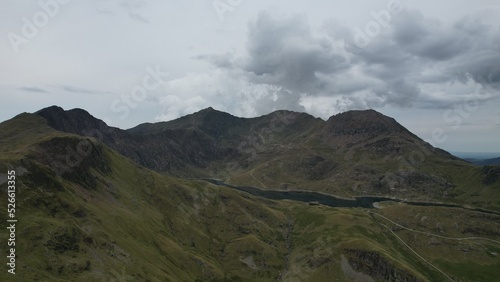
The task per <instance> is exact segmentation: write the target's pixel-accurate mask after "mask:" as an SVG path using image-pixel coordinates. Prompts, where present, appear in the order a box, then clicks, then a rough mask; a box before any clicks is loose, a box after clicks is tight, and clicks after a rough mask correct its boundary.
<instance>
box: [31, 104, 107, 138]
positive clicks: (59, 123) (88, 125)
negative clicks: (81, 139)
mask: <svg viewBox="0 0 500 282" xmlns="http://www.w3.org/2000/svg"><path fill="white" fill-rule="evenodd" d="M35 114H36V115H39V116H41V117H43V118H45V119H46V120H47V124H48V125H49V126H50V127H52V128H54V129H56V130H59V131H63V132H68V133H74V134H80V135H81V134H83V135H85V134H84V132H88V131H92V130H95V129H104V128H108V126H107V125H106V123H105V122H104V121H102V120H100V119H98V118H95V117H94V116H92V115H91V114H90V113H89V112H87V111H86V110H83V109H79V108H75V109H71V110H68V111H65V110H64V109H63V108H61V107H59V106H50V107H47V108H44V109H41V110H39V111H37V112H35Z"/></svg>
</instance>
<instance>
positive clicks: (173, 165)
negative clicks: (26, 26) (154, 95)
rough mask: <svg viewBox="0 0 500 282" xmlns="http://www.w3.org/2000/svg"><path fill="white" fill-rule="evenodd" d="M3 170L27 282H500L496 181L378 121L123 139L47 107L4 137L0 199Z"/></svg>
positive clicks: (207, 124)
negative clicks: (12, 188)
mask: <svg viewBox="0 0 500 282" xmlns="http://www.w3.org/2000/svg"><path fill="white" fill-rule="evenodd" d="M422 156H424V157H422ZM8 170H15V171H16V176H17V178H16V181H17V185H18V186H17V187H18V188H17V189H18V190H17V193H16V200H17V202H16V204H17V205H18V207H19V210H18V212H17V215H16V216H17V217H18V219H19V222H18V225H17V226H18V229H16V236H17V237H16V242H17V244H18V245H17V246H16V248H17V250H16V253H17V254H18V257H17V269H16V273H17V274H16V279H18V280H17V281H37V280H39V281H496V280H497V278H498V269H499V268H500V257H499V254H500V244H499V241H500V215H499V214H498V213H499V212H500V180H499V174H500V173H499V171H500V170H499V168H498V167H497V166H483V167H477V166H474V165H471V164H469V163H467V162H465V161H463V160H461V159H458V158H456V157H454V156H452V155H450V154H448V153H447V152H445V151H442V150H440V149H437V148H433V147H431V146H430V145H429V144H426V143H425V142H424V141H422V140H421V139H419V138H418V137H417V136H415V135H413V134H412V133H410V132H409V131H407V130H406V129H404V128H403V127H402V126H400V125H399V124H397V122H396V121H395V120H393V119H391V118H388V117H385V116H383V115H381V114H379V113H377V112H375V111H359V112H356V111H355V112H347V113H344V114H340V115H337V116H334V117H332V118H331V119H330V120H329V121H323V120H319V119H316V118H313V117H311V116H308V115H307V114H303V113H294V112H288V111H282V112H275V113H272V114H270V115H267V116H263V117H259V118H253V119H242V118H237V117H234V116H231V115H229V114H226V113H222V112H218V111H215V110H213V109H206V110H203V111H201V112H198V113H195V114H193V115H189V116H186V117H183V118H180V119H178V120H174V121H171V122H167V123H158V124H144V125H140V126H138V127H135V128H133V129H129V130H122V129H118V128H112V127H108V126H107V125H106V124H105V123H104V122H102V121H100V120H98V119H97V118H94V117H92V116H91V115H90V114H88V113H87V112H85V111H84V110H81V109H75V110H69V111H65V110H63V109H61V108H58V107H50V108H46V109H43V110H41V111H39V112H37V113H33V114H30V113H23V114H20V115H18V116H16V117H14V118H13V119H11V120H8V121H5V122H3V123H1V124H0V183H1V187H2V189H4V188H5V189H6V187H7V182H6V181H5V180H4V179H5V177H4V174H6V173H7V171H8ZM202 179H205V180H202ZM215 179H219V180H215ZM299 190H300V191H299ZM334 195H336V196H334ZM367 195H369V196H367ZM0 200H1V201H2V202H3V203H6V201H7V194H6V193H2V194H1V195H0ZM374 203H376V207H374V205H373V204H374ZM0 215H1V216H2V218H6V217H7V214H6V210H5V209H1V210H0ZM7 235H8V234H6V233H1V234H0V241H2V242H6V241H7ZM7 275H8V273H6V271H4V272H1V273H0V280H2V281H10V280H6V279H9V278H11V277H10V276H7Z"/></svg>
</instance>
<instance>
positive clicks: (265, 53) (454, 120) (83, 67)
mask: <svg viewBox="0 0 500 282" xmlns="http://www.w3.org/2000/svg"><path fill="white" fill-rule="evenodd" d="M498 15H500V1H499V0H483V1H468V0H467V1H466V0H441V1H412V0H400V1H395V0H391V1H387V0H380V1H375V0H370V1H361V0H354V1H353V0H351V1H327V0H319V1H314V2H311V1H285V0H280V1H269V0H267V1H263V0H252V1H250V0H215V1H213V0H196V1H195V0H190V1H161V0H106V1H104V0H92V1H77V0H72V1H71V0H40V1H6V0H1V2H0V21H1V25H0V33H1V35H2V36H1V37H0V99H1V102H0V120H2V121H3V120H6V119H9V118H11V117H13V116H15V115H16V114H18V113H20V112H34V111H37V110H39V109H41V108H44V107H47V106H50V105H59V106H61V107H63V108H65V109H71V108H84V109H86V110H87V111H89V112H90V113H91V114H93V115H94V116H96V117H98V118H101V119H103V120H104V121H106V122H107V123H108V124H110V125H113V126H117V127H120V128H130V127H132V126H135V125H137V124H139V123H143V122H156V121H163V120H171V119H174V118H177V117H180V116H182V115H186V114H190V113H193V112H195V111H198V110H201V109H203V108H206V107H209V106H211V107H213V108H215V109H218V110H221V111H226V112H229V113H231V114H234V115H237V116H243V117H254V116H259V115H263V114H267V113H270V112H272V111H274V110H278V109H288V110H294V111H303V112H308V113H310V114H311V115H314V116H317V117H321V118H323V119H327V118H328V117H329V116H331V115H333V114H337V113H340V112H343V111H347V110H352V109H367V108H373V109H375V110H377V111H379V112H382V113H383V114H385V115H389V116H392V117H394V118H395V119H396V120H397V121H399V122H400V123H401V124H403V125H404V126H405V127H407V128H408V129H409V130H410V131H412V132H414V133H416V134H417V135H419V136H420V137H421V138H423V139H425V140H427V141H429V142H431V143H432V144H433V145H435V146H437V147H440V148H443V149H446V150H449V151H468V152H500V17H499V16H498Z"/></svg>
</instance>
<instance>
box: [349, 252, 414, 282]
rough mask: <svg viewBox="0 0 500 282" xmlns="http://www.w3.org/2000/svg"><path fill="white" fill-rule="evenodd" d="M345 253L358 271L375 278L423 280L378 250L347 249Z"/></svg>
mask: <svg viewBox="0 0 500 282" xmlns="http://www.w3.org/2000/svg"><path fill="white" fill-rule="evenodd" d="M344 255H345V256H346V257H347V261H348V263H349V265H350V266H351V267H352V269H354V270H355V271H357V272H361V273H363V274H365V275H368V276H370V277H371V278H373V279H374V280H376V281H378V280H382V281H391V282H392V281H394V282H419V281H422V280H421V279H420V278H418V277H416V276H415V275H414V274H412V273H411V272H409V271H408V270H406V269H401V268H398V267H396V266H395V265H394V264H393V263H392V262H390V261H389V260H388V259H386V258H385V257H383V256H382V255H380V254H379V253H377V252H374V251H367V250H360V249H346V250H344Z"/></svg>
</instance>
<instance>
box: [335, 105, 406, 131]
mask: <svg viewBox="0 0 500 282" xmlns="http://www.w3.org/2000/svg"><path fill="white" fill-rule="evenodd" d="M326 128H327V129H326V130H327V131H328V132H329V133H331V134H334V135H354V134H368V135H379V134H382V133H409V131H408V130H407V129H406V128H405V127H403V126H402V125H401V124H399V123H398V122H397V121H396V120H395V119H393V118H391V117H388V116H385V115H383V114H381V113H379V112H377V111H375V110H372V109H369V110H353V111H347V112H343V113H340V114H337V115H334V116H332V117H330V118H329V119H328V120H327V126H326Z"/></svg>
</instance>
